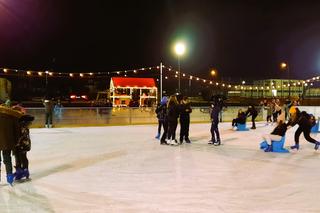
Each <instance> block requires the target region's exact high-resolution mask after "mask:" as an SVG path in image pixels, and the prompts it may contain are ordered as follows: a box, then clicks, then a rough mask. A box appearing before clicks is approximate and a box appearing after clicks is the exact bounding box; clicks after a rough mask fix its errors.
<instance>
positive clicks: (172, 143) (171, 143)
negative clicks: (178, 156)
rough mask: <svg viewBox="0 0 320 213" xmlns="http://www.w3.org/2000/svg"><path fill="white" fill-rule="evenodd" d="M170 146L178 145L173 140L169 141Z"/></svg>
mask: <svg viewBox="0 0 320 213" xmlns="http://www.w3.org/2000/svg"><path fill="white" fill-rule="evenodd" d="M170 145H172V146H178V145H179V144H178V142H177V140H176V139H174V140H171V141H170Z"/></svg>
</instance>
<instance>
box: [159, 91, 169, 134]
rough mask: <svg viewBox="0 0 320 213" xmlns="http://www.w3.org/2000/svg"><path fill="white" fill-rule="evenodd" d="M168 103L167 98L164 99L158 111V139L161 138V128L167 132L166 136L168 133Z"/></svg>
mask: <svg viewBox="0 0 320 213" xmlns="http://www.w3.org/2000/svg"><path fill="white" fill-rule="evenodd" d="M167 102H168V98H167V97H166V96H164V97H162V99H161V102H160V104H159V105H158V107H157V109H156V114H157V118H158V134H157V135H156V139H159V138H160V135H161V127H163V131H164V132H166V134H167V132H168V123H167ZM165 138H166V137H165ZM165 138H164V140H165Z"/></svg>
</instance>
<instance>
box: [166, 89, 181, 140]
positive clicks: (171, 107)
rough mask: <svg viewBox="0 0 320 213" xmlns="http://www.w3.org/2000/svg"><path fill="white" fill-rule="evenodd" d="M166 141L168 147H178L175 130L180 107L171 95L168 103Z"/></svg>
mask: <svg viewBox="0 0 320 213" xmlns="http://www.w3.org/2000/svg"><path fill="white" fill-rule="evenodd" d="M167 107H168V139H169V144H170V145H178V142H177V140H176V129H177V125H178V117H179V114H180V107H179V103H178V101H177V98H176V96H174V95H172V96H170V98H169V101H168V106H167Z"/></svg>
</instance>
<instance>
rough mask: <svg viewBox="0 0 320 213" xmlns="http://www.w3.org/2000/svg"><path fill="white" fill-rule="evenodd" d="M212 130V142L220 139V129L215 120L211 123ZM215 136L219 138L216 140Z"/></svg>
mask: <svg viewBox="0 0 320 213" xmlns="http://www.w3.org/2000/svg"><path fill="white" fill-rule="evenodd" d="M210 132H211V140H212V142H216V141H220V133H219V129H218V123H214V122H212V123H211V129H210ZM215 136H216V137H217V140H216V137H215Z"/></svg>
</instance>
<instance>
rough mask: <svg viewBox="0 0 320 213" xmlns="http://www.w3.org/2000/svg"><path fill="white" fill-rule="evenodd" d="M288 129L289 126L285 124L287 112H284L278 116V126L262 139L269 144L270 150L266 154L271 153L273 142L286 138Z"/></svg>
mask: <svg viewBox="0 0 320 213" xmlns="http://www.w3.org/2000/svg"><path fill="white" fill-rule="evenodd" d="M287 129H288V124H287V123H286V122H285V111H284V110H282V111H281V114H280V115H279V116H278V120H277V126H276V127H275V128H274V129H273V131H272V132H271V133H270V134H265V135H262V138H263V139H264V140H265V141H266V142H267V143H268V145H269V146H268V148H267V149H266V150H265V151H266V152H268V151H271V148H272V146H271V145H272V141H280V140H281V139H282V137H283V136H285V134H286V132H287Z"/></svg>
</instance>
